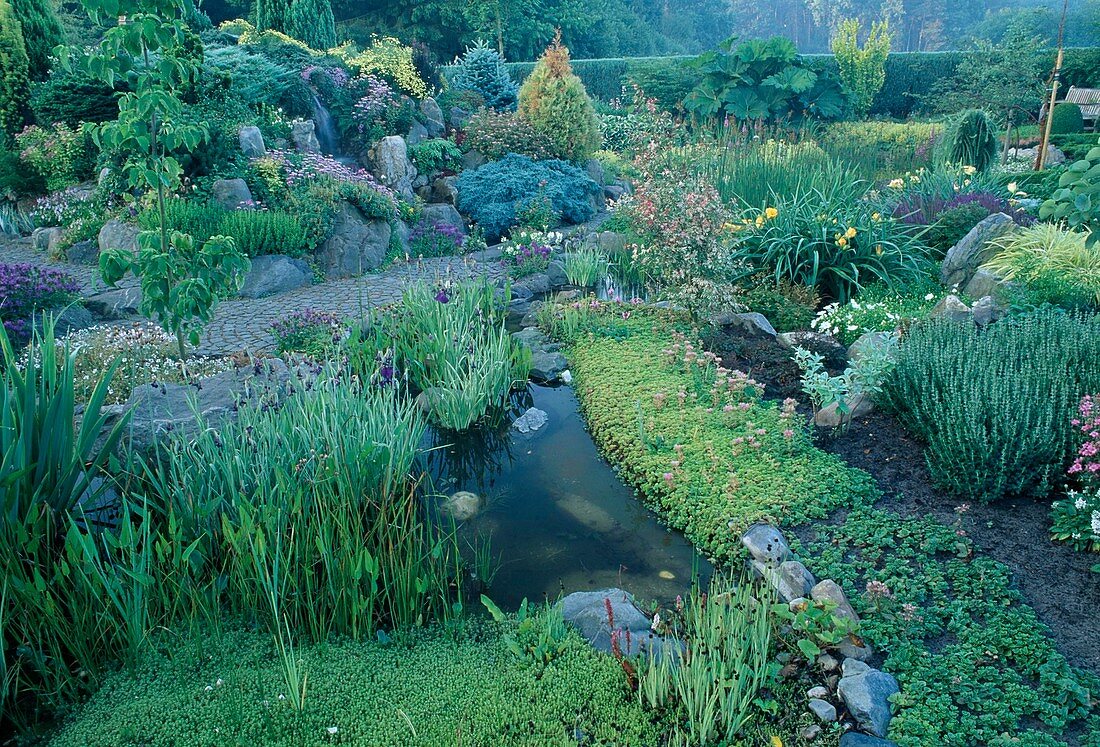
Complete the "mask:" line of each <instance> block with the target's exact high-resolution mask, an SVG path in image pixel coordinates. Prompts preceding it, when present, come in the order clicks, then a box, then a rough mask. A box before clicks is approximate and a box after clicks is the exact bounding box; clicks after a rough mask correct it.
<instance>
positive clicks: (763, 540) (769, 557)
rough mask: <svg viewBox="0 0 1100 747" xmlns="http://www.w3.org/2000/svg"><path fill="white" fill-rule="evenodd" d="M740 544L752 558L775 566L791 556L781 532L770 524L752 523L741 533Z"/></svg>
mask: <svg viewBox="0 0 1100 747" xmlns="http://www.w3.org/2000/svg"><path fill="white" fill-rule="evenodd" d="M741 544H742V546H744V548H745V549H746V550H748V551H749V555H751V556H752V558H753V560H757V561H759V562H760V563H762V564H764V565H770V566H777V565H779V564H780V563H782V562H783V561H785V560H789V559H790V557H791V548H790V546H789V545H788V544H787V539H786V538H785V537H784V536H783V533H782V532H780V531H779V530H778V529H776V528H775V527H773V526H772V525H771V524H753V525H752V526H751V527H749V529H748V531H747V532H745V533H744V534H743V535H741Z"/></svg>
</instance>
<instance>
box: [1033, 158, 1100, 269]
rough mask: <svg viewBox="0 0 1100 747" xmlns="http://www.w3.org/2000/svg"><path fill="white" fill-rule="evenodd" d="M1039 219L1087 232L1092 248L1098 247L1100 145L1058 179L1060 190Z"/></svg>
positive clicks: (1045, 205) (1099, 229)
mask: <svg viewBox="0 0 1100 747" xmlns="http://www.w3.org/2000/svg"><path fill="white" fill-rule="evenodd" d="M1039 216H1040V217H1041V218H1043V219H1044V220H1050V219H1054V220H1058V221H1065V222H1066V224H1068V225H1069V227H1070V228H1083V229H1085V230H1087V231H1088V232H1089V234H1088V239H1087V240H1088V245H1089V246H1090V247H1094V246H1096V240H1097V238H1098V237H1100V146H1097V147H1095V148H1093V149H1092V150H1090V151H1089V152H1088V154H1087V155H1086V156H1085V157H1084V158H1083V159H1081V160H1080V161H1077V162H1075V163H1072V164H1070V166H1069V167H1068V168H1067V169H1066V171H1065V173H1064V174H1062V176H1061V177H1060V178H1059V179H1058V190H1057V191H1056V192H1055V193H1054V195H1053V196H1052V197H1051V199H1049V200H1047V201H1046V202H1044V203H1043V205H1042V207H1040V208H1039Z"/></svg>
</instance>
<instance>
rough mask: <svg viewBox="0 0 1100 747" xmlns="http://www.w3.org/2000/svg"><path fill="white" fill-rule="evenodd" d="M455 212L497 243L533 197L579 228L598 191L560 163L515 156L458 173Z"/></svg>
mask: <svg viewBox="0 0 1100 747" xmlns="http://www.w3.org/2000/svg"><path fill="white" fill-rule="evenodd" d="M456 186H457V188H458V209H459V210H461V211H462V212H463V213H465V214H466V215H469V216H470V217H471V218H473V220H475V221H476V222H477V223H478V224H479V225H480V226H481V227H482V228H483V229H485V232H486V234H487V235H488V236H489V237H490V238H498V237H500V236H501V235H502V234H504V233H505V232H506V231H507V230H508V229H509V228H511V227H512V226H514V225H515V224H516V221H517V217H516V216H517V214H518V213H519V212H520V211H522V210H523V208H524V207H525V206H526V205H527V204H528V203H529V202H530V201H531V200H532V199H535V198H538V197H540V196H544V197H545V198H547V199H549V200H550V204H551V206H552V207H553V210H554V212H555V213H557V214H558V215H559V216H561V218H562V219H563V220H565V221H568V222H570V223H583V222H584V221H586V220H588V219H589V218H591V217H592V216H593V215H594V214H595V212H596V208H595V206H594V205H593V204H592V198H593V197H595V196H597V195H598V194H599V193H600V188H599V186H598V185H597V184H596V183H595V182H594V181H592V180H591V179H589V178H588V175H587V174H586V173H585V172H584V171H582V170H580V169H578V168H577V167H576V166H573V165H572V164H569V163H566V162H565V161H557V160H545V161H532V160H531V159H530V158H527V157H526V156H520V155H516V154H515V153H512V154H509V155H507V156H505V157H504V158H503V159H501V160H500V161H496V162H493V163H487V164H485V165H484V166H480V167H478V168H476V169H472V170H467V171H463V172H462V173H461V174H460V175H459V177H458V183H457V185H456Z"/></svg>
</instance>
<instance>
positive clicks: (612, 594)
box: [558, 589, 679, 656]
mask: <svg viewBox="0 0 1100 747" xmlns="http://www.w3.org/2000/svg"><path fill="white" fill-rule="evenodd" d="M558 607H559V609H560V610H561V615H562V618H563V619H564V620H565V622H566V623H568V624H569V625H571V626H573V627H574V628H576V630H577V632H579V633H580V634H581V635H582V636H583V637H584V639H585V640H586V641H588V643H589V645H591V646H592V647H593V648H595V649H597V650H599V651H603V652H604V653H611V650H612V645H611V639H612V635H614V636H615V638H617V639H618V640H617V643H618V648H619V650H620V651H622V653H623V655H624V656H634V655H636V654H639V653H642V652H645V651H653V652H659V651H674V650H678V649H679V644H678V643H676V642H675V641H671V640H666V639H664V638H660V637H658V636H656V635H655V634H654V633H653V630H652V627H651V626H652V624H653V623H652V621H651V620H650V619H649V617H648V616H646V614H645V613H643V612H642V611H641V610H639V609H638V608H637V607H636V606H635V605H634V597H633V595H631V594H630V592H627V591H623V590H622V589H601V590H599V591H575V592H573V593H572V594H569V595H568V596H566V597H565V598H564V599H562V600H561V601H560V602H558Z"/></svg>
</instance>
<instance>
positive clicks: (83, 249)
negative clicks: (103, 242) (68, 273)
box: [65, 239, 99, 266]
mask: <svg viewBox="0 0 1100 747" xmlns="http://www.w3.org/2000/svg"><path fill="white" fill-rule="evenodd" d="M65 258H66V259H68V260H69V261H70V262H72V263H73V264H78V265H93V266H94V265H98V264H99V245H98V244H97V243H96V242H94V241H92V240H91V239H86V240H84V241H78V242H76V243H75V244H73V245H72V246H70V247H69V248H68V249H66V250H65Z"/></svg>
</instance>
